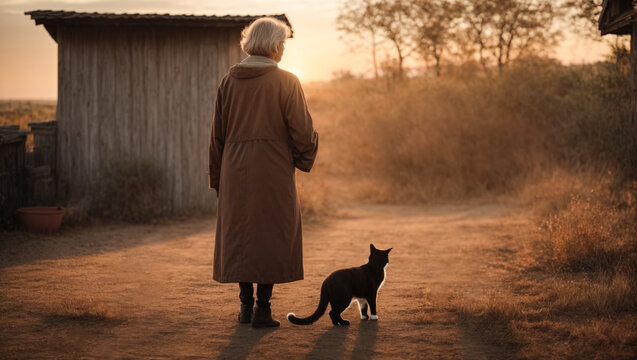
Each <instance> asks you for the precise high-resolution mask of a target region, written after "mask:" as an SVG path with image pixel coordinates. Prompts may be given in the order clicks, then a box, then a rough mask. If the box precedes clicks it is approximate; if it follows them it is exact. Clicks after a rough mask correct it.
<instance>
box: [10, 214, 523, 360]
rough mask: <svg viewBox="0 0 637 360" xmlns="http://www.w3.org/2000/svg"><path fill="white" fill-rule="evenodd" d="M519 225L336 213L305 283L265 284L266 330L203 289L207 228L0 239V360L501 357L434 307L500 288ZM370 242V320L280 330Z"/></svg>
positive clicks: (228, 298)
mask: <svg viewBox="0 0 637 360" xmlns="http://www.w3.org/2000/svg"><path fill="white" fill-rule="evenodd" d="M530 229H531V224H530V222H529V220H528V218H527V217H526V216H525V215H524V214H523V213H522V212H520V211H518V210H517V209H516V208H515V207H513V206H510V205H501V204H500V205H494V204H482V205H471V206H469V205H444V206H428V207H403V206H355V207H349V208H347V209H344V210H341V213H340V215H339V216H338V217H336V218H335V219H332V220H329V221H328V222H327V223H326V224H323V225H312V226H306V228H305V242H304V254H305V261H304V265H305V280H303V281H300V282H295V283H290V284H280V285H276V286H275V288H274V294H275V295H274V298H273V312H274V316H275V318H278V319H279V320H281V321H282V326H281V328H279V329H276V330H255V329H252V328H250V327H249V326H245V325H242V326H239V325H238V324H237V323H236V312H237V310H238V304H239V303H238V286H236V285H231V284H218V283H216V282H213V281H212V280H211V272H212V251H213V236H214V235H213V234H214V221H213V220H212V219H191V220H186V221H171V222H170V223H169V224H166V225H158V226H153V225H135V226H114V225H109V226H95V227H92V228H84V229H72V230H66V231H64V232H63V233H61V234H58V235H54V236H34V235H24V234H22V235H19V236H18V237H19V238H16V235H15V234H14V235H12V237H13V238H7V236H6V235H3V236H4V237H5V238H3V239H0V240H1V241H0V244H1V245H0V288H1V289H2V290H1V293H0V313H1V317H2V323H3V324H2V326H1V328H0V358H3V359H8V358H51V359H55V358H74V359H77V358H87V359H88V358H156V359H161V358H188V359H198V358H222V359H226V358H227V359H241V358H266V359H270V358H272V359H274V358H284V359H285V358H290V359H297V358H308V359H337V358H350V357H351V358H378V359H384V358H483V357H507V356H508V355H511V354H509V353H507V351H508V350H507V349H506V348H498V347H495V346H494V345H493V344H490V345H487V344H483V343H482V342H481V341H480V334H475V333H471V332H470V331H468V330H467V329H462V328H461V327H460V326H459V325H458V324H457V322H456V321H455V320H454V316H453V314H452V313H449V312H447V311H445V310H444V309H443V308H441V307H439V306H436V305H435V304H440V301H444V299H447V298H448V297H449V296H454V294H458V293H460V294H464V296H469V297H471V296H483V295H486V294H488V293H490V292H492V291H496V290H498V289H504V288H506V284H505V283H503V281H504V280H506V278H507V275H508V270H507V263H506V257H507V256H508V255H509V251H510V250H509V248H507V246H506V245H505V244H510V243H511V239H516V238H518V237H521V236H526V235H525V234H527V233H528V231H530ZM371 242H373V243H374V244H375V245H376V246H377V247H379V248H383V249H384V248H387V247H393V248H394V250H393V251H392V253H391V254H390V267H389V269H388V278H387V281H386V283H385V286H384V287H383V288H382V290H381V292H380V295H379V310H378V314H379V321H378V322H371V321H368V322H361V320H360V318H359V317H358V314H357V307H356V306H351V307H350V308H349V309H348V310H346V311H345V313H344V314H343V317H344V318H346V319H348V320H351V321H352V325H351V326H349V327H334V326H332V324H331V322H330V320H329V317H328V316H327V315H325V316H324V317H323V318H321V319H320V320H319V321H318V322H317V323H315V324H314V325H312V326H307V327H300V326H295V325H292V324H290V323H289V322H287V320H285V318H284V316H285V314H286V313H288V312H290V311H293V312H295V313H296V314H297V315H306V314H309V313H310V312H311V311H313V310H314V309H315V307H316V304H317V302H318V289H319V287H320V284H321V282H322V280H323V279H324V277H325V276H327V275H328V274H329V273H330V272H332V271H333V270H335V269H338V268H343V267H349V266H357V265H361V264H362V263H364V262H365V261H366V259H367V256H368V247H369V243H371ZM84 310H86V311H88V313H89V315H86V316H84V317H81V318H79V319H75V318H73V317H72V316H69V314H73V313H74V311H75V312H77V313H79V314H81V313H82V312H83V311H84ZM90 314H93V315H90Z"/></svg>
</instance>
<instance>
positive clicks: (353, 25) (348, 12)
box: [336, 0, 378, 79]
mask: <svg viewBox="0 0 637 360" xmlns="http://www.w3.org/2000/svg"><path fill="white" fill-rule="evenodd" d="M376 2H377V1H374V0H352V1H345V2H343V3H342V5H341V9H340V11H339V15H338V17H337V18H336V26H337V29H338V30H339V31H342V32H343V33H345V34H346V35H350V36H356V37H359V38H360V37H366V36H367V35H369V38H370V40H371V48H372V62H373V64H374V77H375V78H376V79H378V61H377V59H376V47H377V45H378V41H377V32H378V25H377V7H376Z"/></svg>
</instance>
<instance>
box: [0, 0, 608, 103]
mask: <svg viewBox="0 0 637 360" xmlns="http://www.w3.org/2000/svg"><path fill="white" fill-rule="evenodd" d="M342 1H344V0H317V1H308V0H279V1H256V0H237V1H230V0H222V1H218V0H208V1H203V0H189V1H166V0H153V1H150V0H58V1H34V0H0V99H55V98H56V96H57V45H56V43H55V41H53V39H52V38H51V37H50V36H49V34H48V33H47V32H46V30H45V29H44V27H43V26H41V25H40V26H36V25H35V23H34V22H33V21H32V20H30V18H29V17H28V16H26V15H24V12H25V11H29V10H37V9H41V10H74V11H98V12H149V13H174V14H177V13H186V14H206V15H208V14H215V15H226V14H231V15H260V14H280V13H285V14H286V15H287V17H288V19H289V20H290V22H291V23H292V27H293V28H294V38H293V39H290V40H288V41H287V43H286V50H285V51H286V52H285V55H284V57H283V61H282V62H281V64H280V67H282V68H284V69H287V70H290V71H292V72H294V73H296V74H297V75H298V76H299V77H300V79H301V81H304V82H308V81H316V80H328V79H329V78H330V77H331V76H332V73H333V72H335V71H338V70H341V69H350V70H352V71H353V72H356V73H357V72H361V71H364V70H366V69H369V68H370V67H371V60H370V56H369V54H368V51H366V49H362V50H361V52H359V53H353V52H352V51H351V50H350V49H349V48H348V47H347V46H346V44H345V43H344V42H343V41H341V40H340V39H339V33H338V32H337V31H336V25H335V19H336V16H337V14H338V8H339V4H340V3H341V2H342ZM605 52H606V48H605V45H603V44H601V43H598V42H593V41H589V40H586V39H581V38H576V37H573V36H569V37H567V38H566V39H565V40H564V41H563V42H562V43H561V45H560V47H559V48H558V49H557V50H556V57H558V58H559V59H560V60H562V61H564V62H567V63H582V62H591V61H597V60H599V59H600V58H601V57H602V55H603V54H604V53H605Z"/></svg>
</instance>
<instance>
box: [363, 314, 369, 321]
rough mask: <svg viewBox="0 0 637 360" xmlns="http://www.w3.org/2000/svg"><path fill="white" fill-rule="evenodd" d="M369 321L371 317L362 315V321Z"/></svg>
mask: <svg viewBox="0 0 637 360" xmlns="http://www.w3.org/2000/svg"><path fill="white" fill-rule="evenodd" d="M368 319H369V316H367V315H361V320H368Z"/></svg>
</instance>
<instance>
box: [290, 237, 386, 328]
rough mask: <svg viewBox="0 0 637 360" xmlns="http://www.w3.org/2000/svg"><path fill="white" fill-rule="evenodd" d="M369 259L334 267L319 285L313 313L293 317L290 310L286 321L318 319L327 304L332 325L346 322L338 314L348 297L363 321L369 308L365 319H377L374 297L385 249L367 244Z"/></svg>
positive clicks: (302, 322) (304, 322)
mask: <svg viewBox="0 0 637 360" xmlns="http://www.w3.org/2000/svg"><path fill="white" fill-rule="evenodd" d="M369 250H370V254H369V262H368V263H367V264H365V265H363V266H359V267H353V268H349V269H342V270H337V271H335V272H333V273H332V274H330V276H328V277H327V278H326V279H325V281H323V285H322V286H321V299H320V300H319V305H318V308H317V309H316V311H315V312H314V314H312V315H310V316H308V317H306V318H297V317H296V316H295V315H294V314H293V313H290V314H288V320H290V322H291V323H293V324H297V325H309V324H312V323H313V322H315V321H316V320H318V319H319V318H320V317H321V316H323V314H325V310H326V309H327V304H328V303H329V304H330V305H332V310H331V311H330V318H332V323H333V324H334V325H349V321H347V320H344V319H343V318H342V317H341V313H342V312H343V311H344V310H345V309H347V308H348V307H349V305H350V304H351V303H352V300H356V301H357V302H358V307H359V309H360V313H361V319H363V320H367V319H368V316H367V309H368V308H369V310H370V313H371V314H370V316H369V318H370V319H372V320H378V315H377V314H376V297H377V295H378V290H379V289H380V287H381V286H383V283H384V282H385V276H386V271H385V268H386V267H387V265H388V263H389V257H388V255H389V252H390V251H391V248H389V249H387V250H378V249H376V248H375V247H374V245H373V244H370V245H369Z"/></svg>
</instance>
